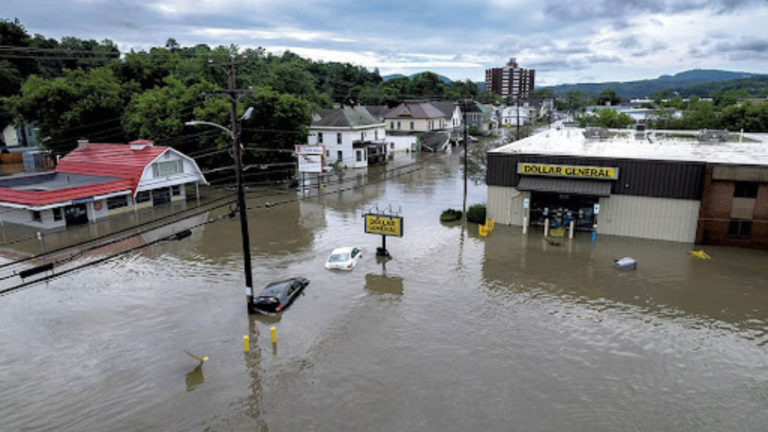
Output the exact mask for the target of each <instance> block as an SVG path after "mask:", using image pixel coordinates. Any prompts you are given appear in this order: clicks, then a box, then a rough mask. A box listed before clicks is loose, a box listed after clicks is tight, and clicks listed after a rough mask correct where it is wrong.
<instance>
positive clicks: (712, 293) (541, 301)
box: [0, 155, 768, 432]
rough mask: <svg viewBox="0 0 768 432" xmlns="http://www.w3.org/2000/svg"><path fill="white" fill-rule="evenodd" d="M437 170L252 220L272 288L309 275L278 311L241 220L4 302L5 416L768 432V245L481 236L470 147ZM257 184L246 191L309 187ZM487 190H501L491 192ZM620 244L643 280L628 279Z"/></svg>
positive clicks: (101, 424) (7, 250) (23, 427)
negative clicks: (454, 211) (251, 302)
mask: <svg viewBox="0 0 768 432" xmlns="http://www.w3.org/2000/svg"><path fill="white" fill-rule="evenodd" d="M403 156H406V155H403ZM408 162H409V161H407V160H405V159H402V160H399V161H397V162H396V163H408ZM396 163H395V164H390V166H388V167H386V169H392V168H394V166H395V165H396ZM421 166H422V169H421V170H418V171H415V172H412V173H410V174H407V175H402V176H399V177H394V178H391V179H389V180H388V181H386V182H377V183H372V184H370V185H368V186H361V187H357V188H353V189H350V190H346V191H341V192H333V191H334V187H335V186H334V185H329V186H328V187H327V188H326V189H324V192H326V194H325V195H323V196H322V197H319V198H318V197H314V196H307V197H305V199H302V200H299V201H294V202H289V203H286V204H283V205H279V206H275V207H271V208H269V209H261V208H260V209H256V210H252V211H251V212H250V213H249V223H250V225H251V246H252V254H253V269H254V282H255V285H256V287H257V289H259V288H260V287H262V286H264V285H265V284H266V283H268V282H269V281H273V280H277V279H281V278H287V277H292V276H304V277H307V278H309V279H310V280H311V283H310V285H309V286H308V287H307V289H306V290H305V292H304V293H303V294H302V295H301V296H300V297H299V298H298V299H297V300H296V302H295V303H294V304H293V305H292V306H291V307H290V308H288V309H287V311H286V312H285V313H283V314H282V315H279V316H252V317H248V316H247V314H246V308H245V295H244V282H243V280H244V279H243V275H242V254H241V251H240V237H239V232H240V231H239V224H238V222H237V219H233V220H230V219H228V218H225V219H223V220H222V221H219V222H216V223H212V224H209V225H204V226H202V227H200V228H197V229H194V230H193V231H192V235H191V236H190V237H188V238H186V239H184V240H181V241H173V242H163V243H159V244H157V245H155V246H152V247H149V248H145V249H140V250H139V251H137V252H134V253H130V254H127V255H124V256H121V257H119V258H116V259H114V260H110V261H108V262H106V263H103V264H101V265H98V266H93V267H89V268H87V269H84V270H82V271H79V272H76V273H73V274H70V275H67V276H65V277H62V278H59V279H54V280H51V281H49V282H47V283H41V284H39V285H35V286H32V287H29V288H26V289H24V290H21V291H18V292H15V293H13V294H10V295H6V296H2V297H0V347H1V348H0V400H2V404H0V430H2V431H57V432H61V431H102V430H114V431H118V430H119V431H147V430H163V431H189V430H201V431H202V430H210V431H253V430H262V431H267V430H274V431H287V430H320V431H325V430H364V431H402V430H426V431H444V430H515V431H517V430H519V431H530V430H547V431H625V430H670V431H723V430H727V431H765V430H766V425H768V253H766V252H761V251H754V250H746V249H736V248H720V247H705V248H704V249H705V250H706V251H707V253H709V254H710V255H711V256H712V259H711V260H708V261H702V260H698V259H696V258H694V257H691V256H690V255H689V254H688V251H690V250H691V249H692V247H693V246H692V245H689V244H679V243H671V242H662V241H651V240H639V239H630V238H621V237H611V236H600V237H598V239H597V242H596V243H594V244H593V243H591V242H590V239H589V237H588V235H586V234H579V235H577V237H576V238H575V239H573V241H571V242H568V241H566V242H564V244H563V245H561V246H559V247H554V246H551V245H548V244H547V243H545V242H543V241H542V238H541V232H537V231H535V230H534V231H533V232H531V233H529V234H528V235H527V236H525V235H523V234H522V233H521V230H520V229H519V228H517V227H505V226H499V225H497V226H496V228H495V230H494V231H493V232H492V233H491V234H490V236H489V237H487V238H481V237H479V236H478V234H477V226H476V225H473V224H469V225H468V226H467V227H466V229H465V228H464V227H462V225H461V224H450V225H446V224H441V223H439V222H438V217H439V215H440V212H441V211H442V210H444V209H446V208H448V207H453V208H461V204H462V174H461V169H460V159H459V157H458V156H457V155H436V156H432V155H425V156H424V160H423V161H422V162H421ZM379 170H380V168H371V169H370V171H371V172H370V174H371V175H370V176H369V178H370V179H373V178H375V176H376V173H377V171H379ZM354 177H355V174H354V172H352V173H350V174H348V175H347V179H351V178H354ZM353 184H358V185H362V184H364V179H361V180H359V181H353V182H350V183H347V184H345V188H347V187H349V186H351V185H353ZM209 195H210V197H212V196H214V194H213V193H210V194H209ZM259 195H260V194H259V193H255V194H252V195H251V196H252V198H251V199H250V200H249V205H251V206H259V205H261V204H263V203H265V202H267V201H269V202H272V203H274V202H278V201H283V200H291V199H293V198H297V197H299V195H297V194H296V193H295V192H294V193H286V194H284V195H272V196H259ZM469 197H470V198H469V203H470V204H473V203H478V202H484V201H485V186H484V185H482V184H480V185H474V184H470V189H469ZM196 205H197V204H196V203H195V202H192V201H190V202H189V203H187V206H196ZM377 206H378V208H379V209H386V208H389V207H391V208H392V209H394V210H398V211H400V212H401V214H402V215H403V216H404V218H405V222H404V229H405V235H404V237H402V238H392V239H389V240H388V241H387V246H388V249H389V250H390V252H391V254H392V256H393V259H392V260H390V261H388V262H386V263H380V262H377V261H376V259H375V258H374V256H373V255H374V252H375V248H376V247H377V246H378V245H379V244H380V241H381V240H380V238H379V237H378V236H374V235H368V234H365V233H364V232H363V226H362V218H361V215H362V213H363V212H364V211H366V210H368V209H371V208H374V209H375V208H376V207H377ZM223 211H225V210H224V209H221V210H213V211H210V212H207V213H204V214H201V215H198V216H196V219H194V220H193V221H187V222H185V223H186V224H187V225H188V226H192V225H195V224H197V223H200V222H204V221H205V220H210V218H214V217H216V216H218V215H220V214H221V213H222V212H223ZM157 212H159V213H157ZM162 212H163V210H162V209H155V210H152V211H150V212H144V213H140V214H135V215H126V216H125V218H124V220H121V219H115V220H114V221H111V222H110V224H111V225H110V226H112V227H113V228H114V227H118V226H124V225H126V224H130V222H131V221H133V222H134V223H135V222H137V221H140V220H145V219H147V218H151V217H153V215H155V213H157V214H162ZM150 213H151V214H150ZM155 217H157V215H155ZM131 218H133V219H131ZM121 224H122V225H121ZM104 226H105V225H103V224H102V225H98V226H96V227H89V228H84V229H82V230H79V231H72V232H71V233H59V234H51V235H50V236H48V237H46V239H45V241H46V243H45V244H44V245H40V244H39V243H38V242H37V241H36V240H32V241H29V242H19V243H17V244H14V245H12V246H5V247H4V248H3V249H4V252H3V255H2V256H4V257H5V259H6V260H7V259H13V258H14V257H16V258H18V257H19V256H25V255H26V254H29V253H36V250H38V249H39V248H41V247H42V248H51V247H54V246H55V245H61V244H66V243H67V242H72V241H77V240H78V239H81V238H87V236H88V235H95V234H99V233H102V232H104V231H105V230H106V231H108V228H104ZM26 234H28V233H25V232H23V230H19V231H18V232H16V231H14V229H13V228H9V227H8V226H6V227H5V230H4V235H6V236H7V237H10V238H24V235H26ZM154 235H155V238H156V237H157V236H158V235H159V234H157V233H155V234H154ZM152 240H153V237H152V234H145V236H144V237H142V238H141V239H138V240H133V241H131V242H129V243H128V244H127V245H125V246H126V247H127V246H133V245H135V244H141V242H142V241H143V242H148V241H152ZM3 243H6V242H5V241H4V242H3ZM347 245H354V246H359V247H361V248H362V249H363V251H364V256H363V258H362V260H361V261H360V263H359V265H358V266H357V268H355V269H354V271H352V272H349V273H338V272H330V271H327V270H325V269H324V268H323V263H324V261H325V259H326V258H327V256H328V254H329V252H330V251H331V249H333V248H334V247H339V246H347ZM116 247H117V246H116ZM697 249H698V248H697ZM113 252H114V250H112V249H109V250H105V251H94V252H93V253H92V254H89V255H88V256H84V257H81V258H80V259H82V260H87V259H92V258H93V256H94V254H96V255H98V254H99V253H101V254H108V253H113ZM622 256H632V257H634V258H636V259H637V260H638V263H639V264H638V268H637V270H636V271H626V272H622V271H617V270H615V269H614V268H613V267H612V263H613V259H615V258H619V257H622ZM8 282H9V281H3V282H2V283H8ZM271 326H274V327H275V328H276V330H277V336H278V343H277V345H276V346H273V345H272V343H271V342H270V340H269V327H271ZM256 330H258V331H259V332H260V334H261V336H259V337H255V332H256ZM249 333H250V334H251V335H252V350H251V352H250V353H248V354H246V353H244V352H243V349H242V337H243V335H246V334H249ZM185 350H186V351H189V352H191V353H193V354H196V355H199V356H208V357H209V361H208V362H206V363H204V364H203V365H202V366H200V365H199V364H198V363H197V362H196V361H195V360H193V359H192V358H190V357H189V356H187V355H186V354H185V353H184V351H185Z"/></svg>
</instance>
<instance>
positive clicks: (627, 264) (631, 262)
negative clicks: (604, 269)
mask: <svg viewBox="0 0 768 432" xmlns="http://www.w3.org/2000/svg"><path fill="white" fill-rule="evenodd" d="M613 266H614V267H616V268H617V269H619V270H636V269H637V260H636V259H634V258H632V257H624V258H621V259H617V260H613Z"/></svg>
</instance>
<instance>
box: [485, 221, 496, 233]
mask: <svg viewBox="0 0 768 432" xmlns="http://www.w3.org/2000/svg"><path fill="white" fill-rule="evenodd" d="M485 226H487V227H488V229H489V230H490V231H493V227H494V226H496V224H495V223H494V222H493V219H488V221H487V222H486V223H485Z"/></svg>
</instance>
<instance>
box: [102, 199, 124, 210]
mask: <svg viewBox="0 0 768 432" xmlns="http://www.w3.org/2000/svg"><path fill="white" fill-rule="evenodd" d="M127 205H128V196H127V195H120V196H115V197H109V198H107V210H112V209H116V208H120V207H125V206H127Z"/></svg>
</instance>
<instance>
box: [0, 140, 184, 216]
mask: <svg viewBox="0 0 768 432" xmlns="http://www.w3.org/2000/svg"><path fill="white" fill-rule="evenodd" d="M168 148H169V147H164V146H154V145H153V143H152V142H151V141H146V140H137V141H133V142H131V143H129V144H99V143H86V144H84V145H82V147H81V148H79V149H77V150H74V151H72V152H71V153H69V154H68V155H66V156H65V157H63V158H62V159H61V160H60V161H59V163H58V165H57V166H56V170H55V171H54V172H50V173H44V174H33V175H20V176H13V177H9V178H7V179H2V180H0V202H6V203H13V204H20V205H26V206H32V207H37V206H44V205H47V204H53V203H57V202H65V201H69V200H75V199H81V198H88V197H93V196H99V195H106V194H112V193H116V192H121V191H131V192H133V191H135V190H136V188H137V187H138V184H139V181H140V180H141V176H142V174H143V173H144V168H145V167H146V166H147V165H149V164H150V163H151V162H152V161H153V160H155V159H156V158H157V157H158V156H160V155H161V154H163V152H165V151H166V150H167V149H168Z"/></svg>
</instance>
